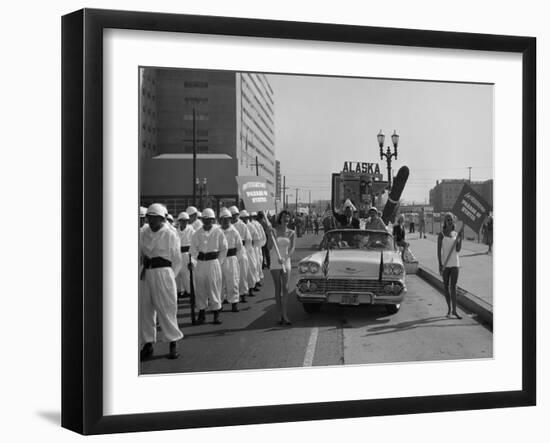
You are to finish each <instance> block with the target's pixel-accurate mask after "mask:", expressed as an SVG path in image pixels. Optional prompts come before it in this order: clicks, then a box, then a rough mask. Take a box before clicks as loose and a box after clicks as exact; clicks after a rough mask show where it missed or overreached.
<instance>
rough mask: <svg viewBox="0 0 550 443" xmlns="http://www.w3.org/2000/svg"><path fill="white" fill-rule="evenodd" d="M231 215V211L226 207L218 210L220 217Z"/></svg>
mask: <svg viewBox="0 0 550 443" xmlns="http://www.w3.org/2000/svg"><path fill="white" fill-rule="evenodd" d="M226 217H231V212H230V211H229V209H227V208H222V209H221V211H220V218H226Z"/></svg>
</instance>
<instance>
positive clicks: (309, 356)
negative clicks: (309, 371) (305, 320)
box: [303, 328, 319, 367]
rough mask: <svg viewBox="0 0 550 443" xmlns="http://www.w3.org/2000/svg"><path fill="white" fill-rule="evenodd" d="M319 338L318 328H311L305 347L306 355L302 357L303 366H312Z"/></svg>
mask: <svg viewBox="0 0 550 443" xmlns="http://www.w3.org/2000/svg"><path fill="white" fill-rule="evenodd" d="M318 336H319V328H313V329H312V330H311V334H310V336H309V341H308V343H307V347H306V355H305V356H304V364H303V366H304V367H306V366H312V365H313V357H314V356H315V348H316V347H317V337H318Z"/></svg>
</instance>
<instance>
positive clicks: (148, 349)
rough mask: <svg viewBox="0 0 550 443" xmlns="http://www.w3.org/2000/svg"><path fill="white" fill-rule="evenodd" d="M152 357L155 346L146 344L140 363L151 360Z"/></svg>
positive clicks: (142, 350)
mask: <svg viewBox="0 0 550 443" xmlns="http://www.w3.org/2000/svg"><path fill="white" fill-rule="evenodd" d="M152 356H153V344H152V343H145V344H144V345H143V348H141V351H140V353H139V360H140V361H145V360H149V359H150V358H151V357H152Z"/></svg>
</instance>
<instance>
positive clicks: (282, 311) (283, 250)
mask: <svg viewBox="0 0 550 443" xmlns="http://www.w3.org/2000/svg"><path fill="white" fill-rule="evenodd" d="M289 221H290V213H289V212H288V211H286V210H284V211H281V213H280V214H279V217H278V218H277V224H276V225H275V227H274V228H271V230H270V234H271V235H269V236H268V239H267V247H268V249H269V255H270V258H271V267H270V270H271V276H272V277H273V282H274V283H275V301H276V302H277V309H278V311H279V317H280V320H279V322H278V323H279V324H280V325H283V324H284V325H290V324H291V323H290V320H289V319H288V315H287V305H288V283H289V280H290V271H291V261H290V257H291V256H292V254H293V253H294V247H295V238H296V234H295V232H294V231H293V230H292V229H288V222H289ZM275 242H276V244H277V247H275ZM277 251H278V253H277Z"/></svg>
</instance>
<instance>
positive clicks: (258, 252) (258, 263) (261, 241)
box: [250, 212, 267, 289]
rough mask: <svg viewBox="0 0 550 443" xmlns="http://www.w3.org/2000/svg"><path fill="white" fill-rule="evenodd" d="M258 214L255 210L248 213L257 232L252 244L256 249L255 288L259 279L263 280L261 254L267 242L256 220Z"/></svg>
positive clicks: (262, 258) (261, 227)
mask: <svg viewBox="0 0 550 443" xmlns="http://www.w3.org/2000/svg"><path fill="white" fill-rule="evenodd" d="M257 216H258V214H257V213H256V212H251V213H250V223H251V224H252V225H253V226H254V227H255V228H256V231H257V232H258V237H259V239H258V242H257V244H256V245H255V246H254V248H255V249H256V255H257V258H256V266H257V268H258V283H257V284H256V289H257V288H258V286H262V284H261V282H260V280H263V278H264V271H263V269H262V268H263V263H264V256H263V254H262V248H263V247H264V246H265V245H266V244H267V237H266V235H265V231H264V228H263V226H262V225H261V224H260V222H259V221H258V220H256V217H257Z"/></svg>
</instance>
